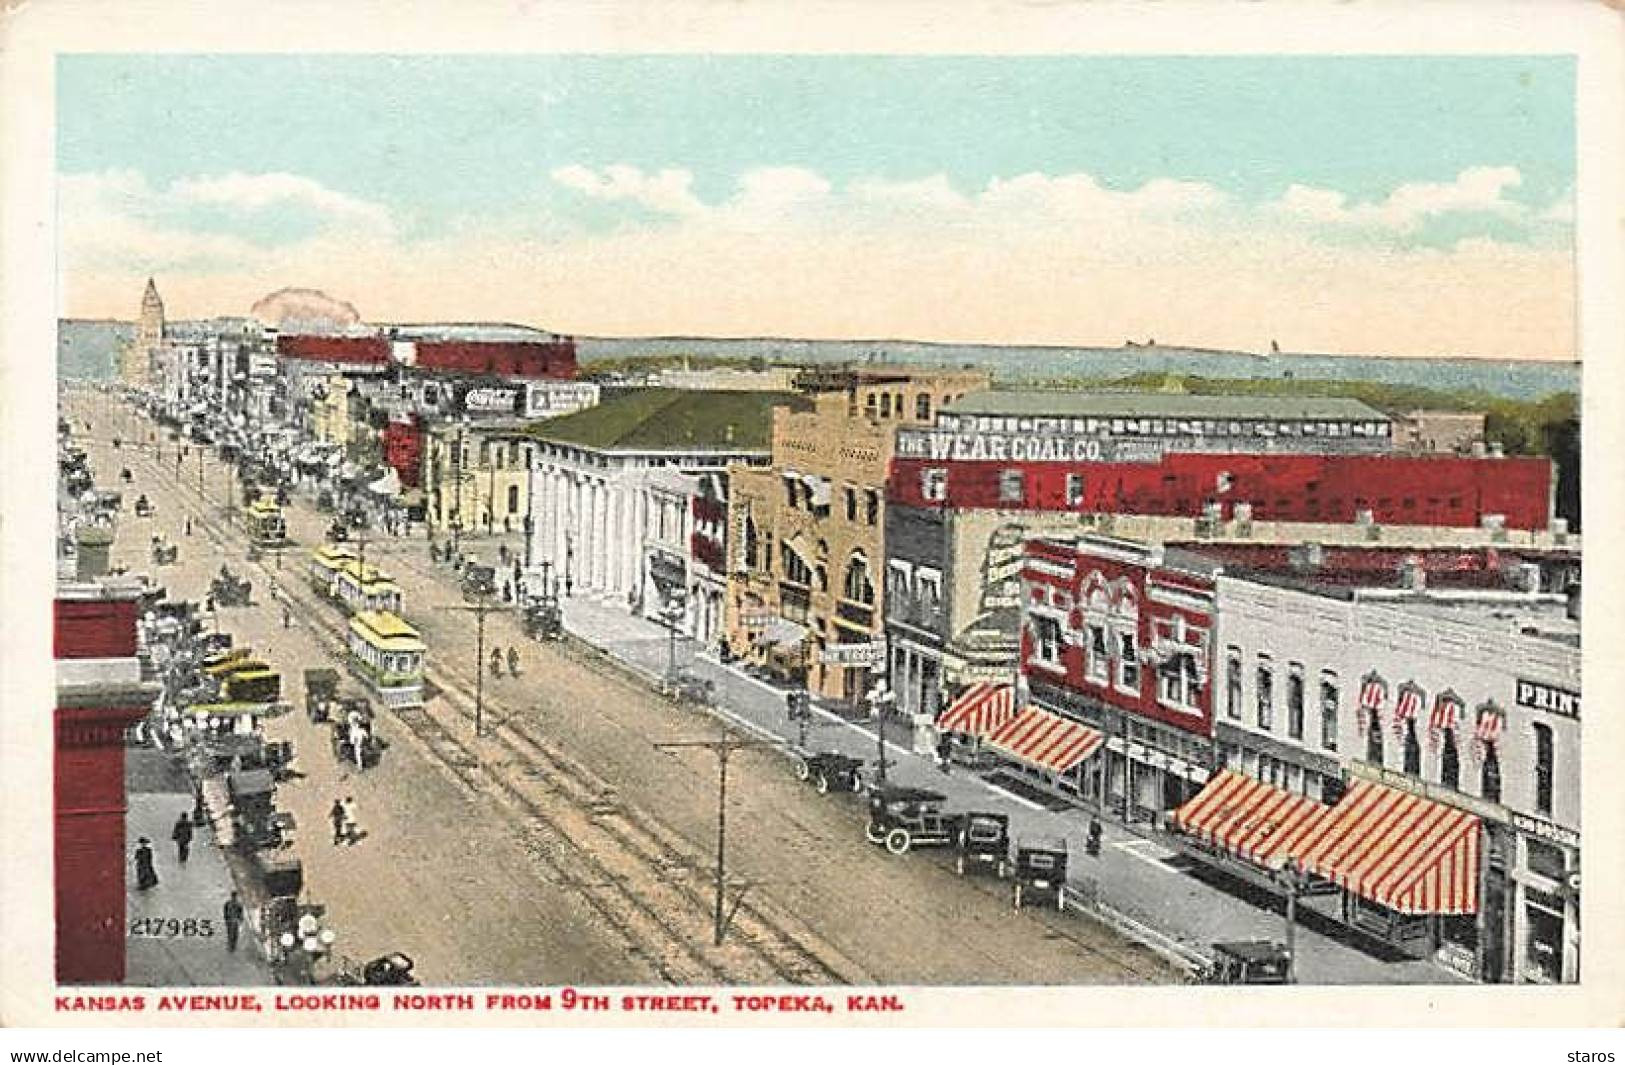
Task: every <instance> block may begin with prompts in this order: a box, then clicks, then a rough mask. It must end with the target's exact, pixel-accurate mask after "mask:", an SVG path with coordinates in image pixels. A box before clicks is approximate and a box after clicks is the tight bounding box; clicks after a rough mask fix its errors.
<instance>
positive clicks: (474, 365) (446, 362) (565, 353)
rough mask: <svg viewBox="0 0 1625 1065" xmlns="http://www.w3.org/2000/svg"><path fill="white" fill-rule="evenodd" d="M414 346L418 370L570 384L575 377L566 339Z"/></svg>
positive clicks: (443, 342) (572, 355)
mask: <svg viewBox="0 0 1625 1065" xmlns="http://www.w3.org/2000/svg"><path fill="white" fill-rule="evenodd" d="M414 346H415V348H416V356H415V363H414V365H416V366H417V367H418V368H419V369H421V370H435V371H440V372H443V373H447V372H449V373H464V374H492V375H495V376H498V377H528V378H538V379H541V378H550V379H554V380H561V381H573V380H574V379H575V376H576V345H575V341H574V340H571V339H570V338H568V337H557V338H555V339H552V340H540V341H489V340H418V341H415V342H414Z"/></svg>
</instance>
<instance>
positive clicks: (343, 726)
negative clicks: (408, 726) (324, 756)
mask: <svg viewBox="0 0 1625 1065" xmlns="http://www.w3.org/2000/svg"><path fill="white" fill-rule="evenodd" d="M328 723H329V725H330V727H331V739H332V745H333V758H334V760H335V761H338V762H347V763H349V764H350V765H353V766H355V767H356V768H357V769H371V768H372V767H373V766H375V765H377V764H378V760H379V759H380V758H381V757H383V748H384V745H383V742H382V741H380V740H379V739H378V732H377V727H376V725H375V724H374V722H373V714H372V705H371V704H370V703H368V702H367V701H366V700H365V699H345V700H342V701H341V702H338V703H335V704H334V706H333V710H332V712H331V716H330V718H329V722H328ZM352 725H353V726H355V727H356V728H358V729H359V731H360V735H361V740H360V746H361V750H360V751H359V752H358V751H357V750H356V747H355V744H354V743H352V742H351V730H352Z"/></svg>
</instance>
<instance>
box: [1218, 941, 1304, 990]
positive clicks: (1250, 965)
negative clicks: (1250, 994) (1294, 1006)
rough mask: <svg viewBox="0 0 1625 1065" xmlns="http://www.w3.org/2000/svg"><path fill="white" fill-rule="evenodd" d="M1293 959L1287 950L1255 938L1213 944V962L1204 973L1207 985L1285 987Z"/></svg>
mask: <svg viewBox="0 0 1625 1065" xmlns="http://www.w3.org/2000/svg"><path fill="white" fill-rule="evenodd" d="M1291 972H1292V956H1291V955H1290V954H1288V953H1287V949H1286V947H1284V946H1282V945H1281V944H1279V943H1271V942H1269V941H1267V940H1262V939H1253V940H1245V941H1238V942H1233V943H1215V944H1213V962H1212V964H1211V965H1209V966H1208V968H1207V969H1206V970H1205V971H1203V973H1202V974H1201V981H1202V983H1204V984H1285V983H1288V982H1290V980H1291Z"/></svg>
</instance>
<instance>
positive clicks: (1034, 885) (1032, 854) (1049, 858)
mask: <svg viewBox="0 0 1625 1065" xmlns="http://www.w3.org/2000/svg"><path fill="white" fill-rule="evenodd" d="M1066 864H1067V853H1066V840H1064V839H1056V840H1039V841H1035V842H1028V841H1026V840H1023V841H1022V842H1021V843H1020V844H1019V845H1018V846H1017V847H1016V863H1015V878H1016V909H1018V910H1019V909H1021V906H1022V903H1023V902H1025V901H1026V900H1027V899H1030V898H1034V897H1037V898H1041V899H1045V900H1050V899H1053V900H1054V902H1055V908H1056V909H1057V910H1059V909H1062V908H1063V907H1064V906H1065V905H1066V891H1065V888H1066Z"/></svg>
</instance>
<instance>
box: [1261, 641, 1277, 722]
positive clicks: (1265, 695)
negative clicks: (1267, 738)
mask: <svg viewBox="0 0 1625 1065" xmlns="http://www.w3.org/2000/svg"><path fill="white" fill-rule="evenodd" d="M1257 688H1258V691H1257V695H1258V727H1259V728H1261V729H1263V730H1265V731H1266V732H1268V731H1271V730H1273V729H1274V728H1275V667H1274V666H1272V665H1270V661H1269V659H1267V658H1263V657H1262V656H1261V657H1260V659H1259V662H1258V675H1257Z"/></svg>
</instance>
